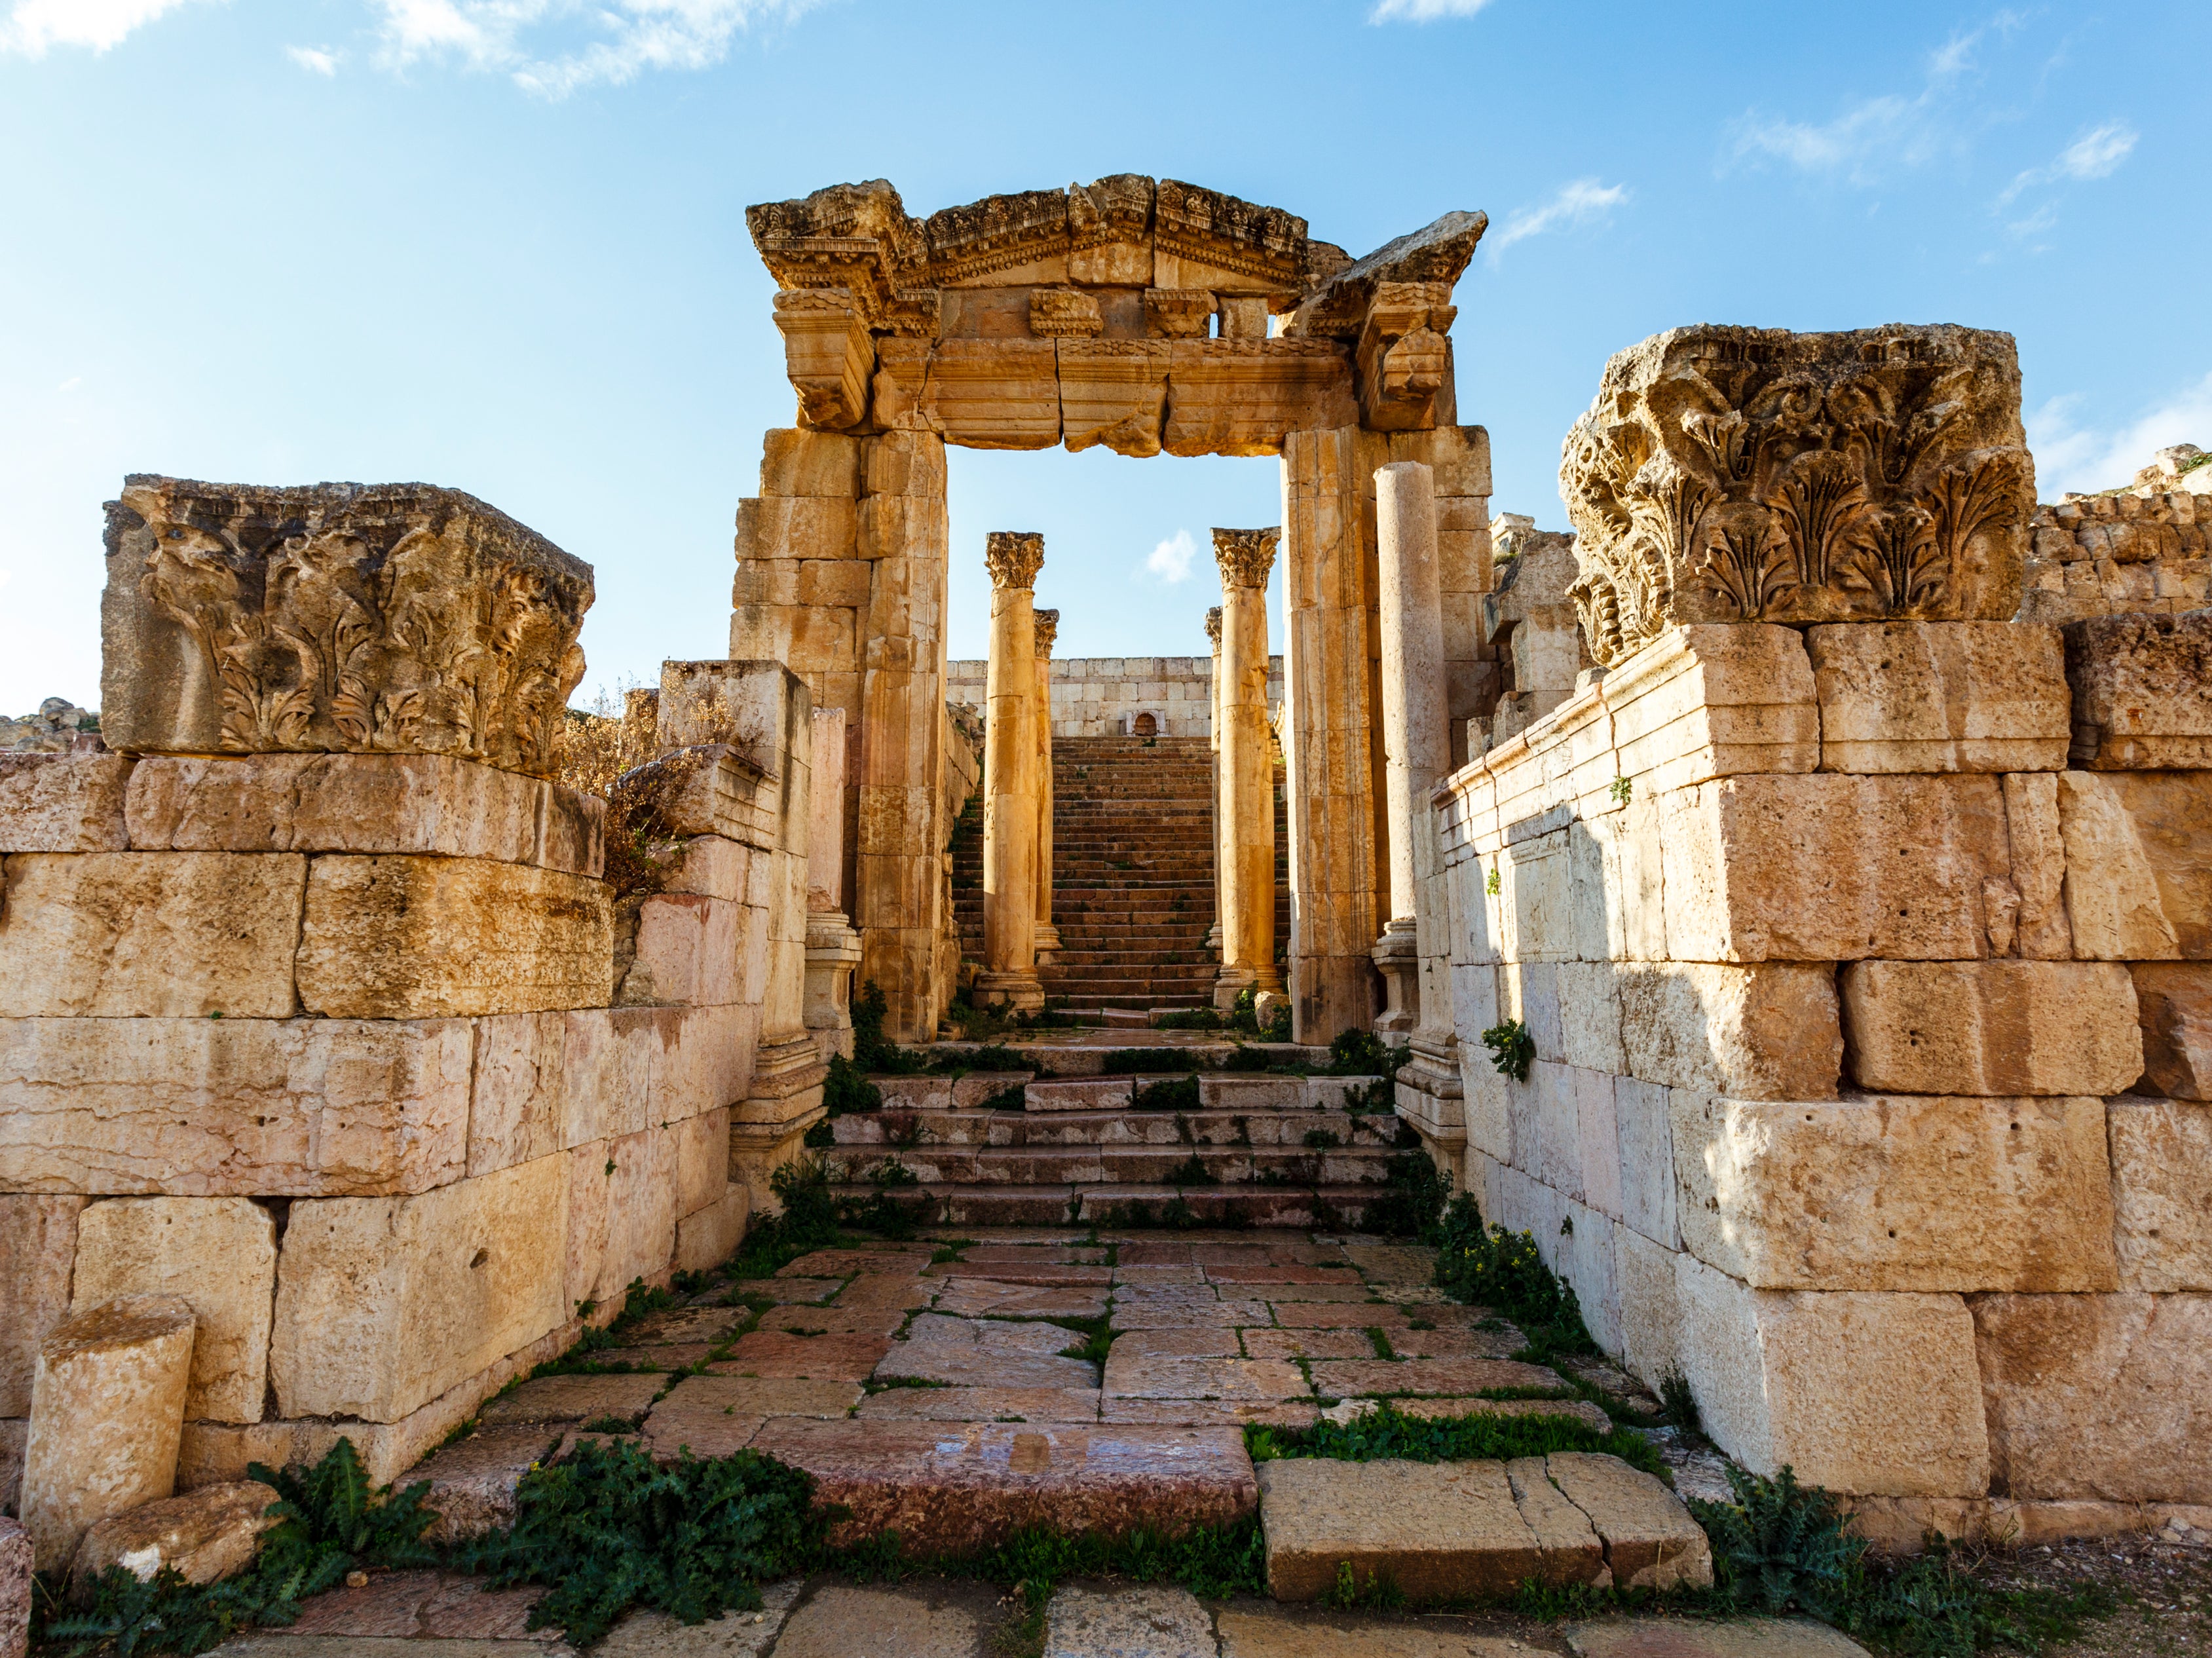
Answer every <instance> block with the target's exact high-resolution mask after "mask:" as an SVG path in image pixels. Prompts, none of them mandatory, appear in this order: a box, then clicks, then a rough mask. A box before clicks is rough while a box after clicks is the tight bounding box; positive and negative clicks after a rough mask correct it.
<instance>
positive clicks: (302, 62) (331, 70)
mask: <svg viewBox="0 0 2212 1658" xmlns="http://www.w3.org/2000/svg"><path fill="white" fill-rule="evenodd" d="M284 55H285V56H286V57H287V58H290V59H291V60H292V61H293V62H294V63H295V64H298V65H299V66H300V67H301V69H304V70H313V72H314V73H315V74H317V75H336V74H337V72H338V56H339V55H338V54H337V52H331V51H329V50H328V49H326V48H325V47H322V46H287V47H285V48H284Z"/></svg>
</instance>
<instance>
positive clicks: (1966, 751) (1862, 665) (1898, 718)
mask: <svg viewBox="0 0 2212 1658" xmlns="http://www.w3.org/2000/svg"><path fill="white" fill-rule="evenodd" d="M1805 647H1806V650H1807V652H1808V654H1809V655H1810V656H1811V658H1812V661H1813V675H1814V681H1815V682H1816V683H1817V684H1818V686H1819V688H1820V768H1821V769H1822V770H1823V771H1856V772H1942V771H1984V772H2026V771H2061V770H2063V769H2064V768H2065V765H2066V749H2067V743H2068V740H2069V736H2070V732H2069V701H2068V695H2067V686H2066V668H2065V662H2064V658H2063V653H2062V651H2061V649H2060V646H2059V639H2058V630H2057V629H2056V628H2049V627H2037V626H2033V625H2030V624H2027V623H2014V622H2011V621H2002V622H1878V623H1859V624H1857V625H1851V626H1844V627H1834V626H1831V627H1822V628H1810V629H1807V630H1806V635H1805Z"/></svg>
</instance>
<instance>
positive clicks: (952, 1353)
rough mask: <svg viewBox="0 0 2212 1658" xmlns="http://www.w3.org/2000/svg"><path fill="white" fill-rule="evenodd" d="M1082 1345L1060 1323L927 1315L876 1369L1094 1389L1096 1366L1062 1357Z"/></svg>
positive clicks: (1006, 1384)
mask: <svg viewBox="0 0 2212 1658" xmlns="http://www.w3.org/2000/svg"><path fill="white" fill-rule="evenodd" d="M746 1339H747V1340H750V1339H752V1338H750V1337H748V1338H746ZM817 1339H820V1340H827V1339H830V1338H828V1337H819V1338H817ZM1083 1341H1084V1338H1083V1337H1082V1336H1081V1335H1079V1334H1078V1333H1076V1332H1075V1331H1073V1330H1069V1329H1065V1328H1063V1327H1060V1325H1057V1324H1033V1323H1014V1322H1006V1321H1000V1320H996V1319H962V1318H947V1317H945V1315H942V1314H939V1313H924V1314H922V1315H920V1316H919V1317H917V1318H916V1319H915V1321H913V1322H912V1323H911V1324H909V1325H908V1327H907V1337H906V1339H905V1340H904V1341H900V1342H890V1343H884V1344H881V1345H883V1346H884V1348H886V1349H887V1351H884V1353H883V1354H882V1363H879V1364H878V1365H876V1366H875V1375H876V1376H877V1378H878V1380H882V1381H892V1380H900V1379H905V1380H912V1381H917V1382H946V1383H949V1384H951V1385H953V1386H956V1387H958V1386H967V1387H992V1388H1096V1387H1097V1385H1098V1367H1097V1365H1095V1364H1092V1363H1091V1362H1090V1361H1089V1360H1087V1359H1080V1358H1066V1357H1060V1355H1061V1354H1062V1352H1063V1351H1065V1350H1066V1349H1067V1348H1069V1347H1079V1346H1081V1345H1083ZM739 1345H740V1347H742V1346H743V1343H740V1344H739Z"/></svg>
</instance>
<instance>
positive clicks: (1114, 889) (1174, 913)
mask: <svg viewBox="0 0 2212 1658" xmlns="http://www.w3.org/2000/svg"><path fill="white" fill-rule="evenodd" d="M1276 775H1277V786H1278V791H1279V789H1280V780H1281V772H1280V770H1279V769H1278V772H1277V774H1276ZM1275 844H1276V853H1275V864H1276V869H1275V934H1276V938H1277V939H1278V940H1279V941H1287V940H1288V938H1289V937H1290V926H1291V916H1290V841H1289V835H1288V824H1287V815H1286V814H1285V812H1284V811H1283V810H1282V808H1281V806H1280V805H1278V806H1277V809H1276V814H1275ZM951 850H952V896H953V913H954V916H955V919H956V920H957V921H958V923H959V926H960V947H961V954H962V957H963V958H964V959H966V960H968V961H971V962H981V960H982V957H983V811H982V802H981V799H980V798H979V799H976V800H975V801H974V802H972V803H971V804H970V805H969V808H968V810H967V811H965V812H964V813H963V814H962V817H961V819H960V822H959V824H958V826H957V828H956V829H955V831H954V833H953V837H952V846H951ZM1053 875H1054V880H1053V922H1054V926H1057V927H1058V928H1059V929H1060V950H1059V952H1058V954H1057V956H1056V957H1054V960H1053V961H1051V962H1050V963H1047V964H1046V965H1045V966H1044V967H1042V968H1041V969H1039V974H1038V976H1039V977H1040V978H1041V979H1042V981H1043V982H1044V990H1045V994H1046V995H1047V996H1048V997H1050V998H1052V999H1054V1001H1056V1002H1062V1003H1065V1004H1066V1005H1067V1006H1069V1007H1071V1008H1075V1009H1078V1010H1089V1009H1097V1010H1102V1011H1103V1010H1105V1009H1109V1008H1112V1009H1121V1010H1127V1011H1146V1010H1150V1009H1153V1008H1191V1007H1205V1006H1208V1005H1211V1003H1212V994H1213V980H1214V976H1215V975H1216V974H1217V973H1218V971H1219V969H1220V963H1219V957H1218V955H1217V953H1216V952H1215V951H1214V950H1211V949H1209V948H1208V947H1207V945H1206V936H1207V935H1208V934H1209V933H1210V932H1212V930H1213V921H1214V908H1213V756H1212V750H1211V749H1210V748H1209V747H1208V745H1207V744H1206V739H1205V738H1202V737H1160V738H1138V737H1073V738H1072V737H1063V738H1055V739H1054V744H1053Z"/></svg>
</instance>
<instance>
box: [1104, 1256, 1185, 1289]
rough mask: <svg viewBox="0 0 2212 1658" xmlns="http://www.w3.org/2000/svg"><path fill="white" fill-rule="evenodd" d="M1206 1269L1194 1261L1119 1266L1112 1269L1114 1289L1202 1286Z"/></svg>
mask: <svg viewBox="0 0 2212 1658" xmlns="http://www.w3.org/2000/svg"><path fill="white" fill-rule="evenodd" d="M1205 1282H1206V1269H1205V1268H1204V1267H1203V1266H1200V1265H1199V1264H1198V1263H1197V1262H1196V1261H1194V1260H1185V1261H1178V1262H1175V1263H1172V1264H1170V1263H1163V1264H1161V1265H1160V1266H1116V1267H1115V1269H1114V1284H1115V1288H1116V1289H1121V1288H1124V1287H1133V1286H1136V1285H1140V1284H1203V1283H1205Z"/></svg>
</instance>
